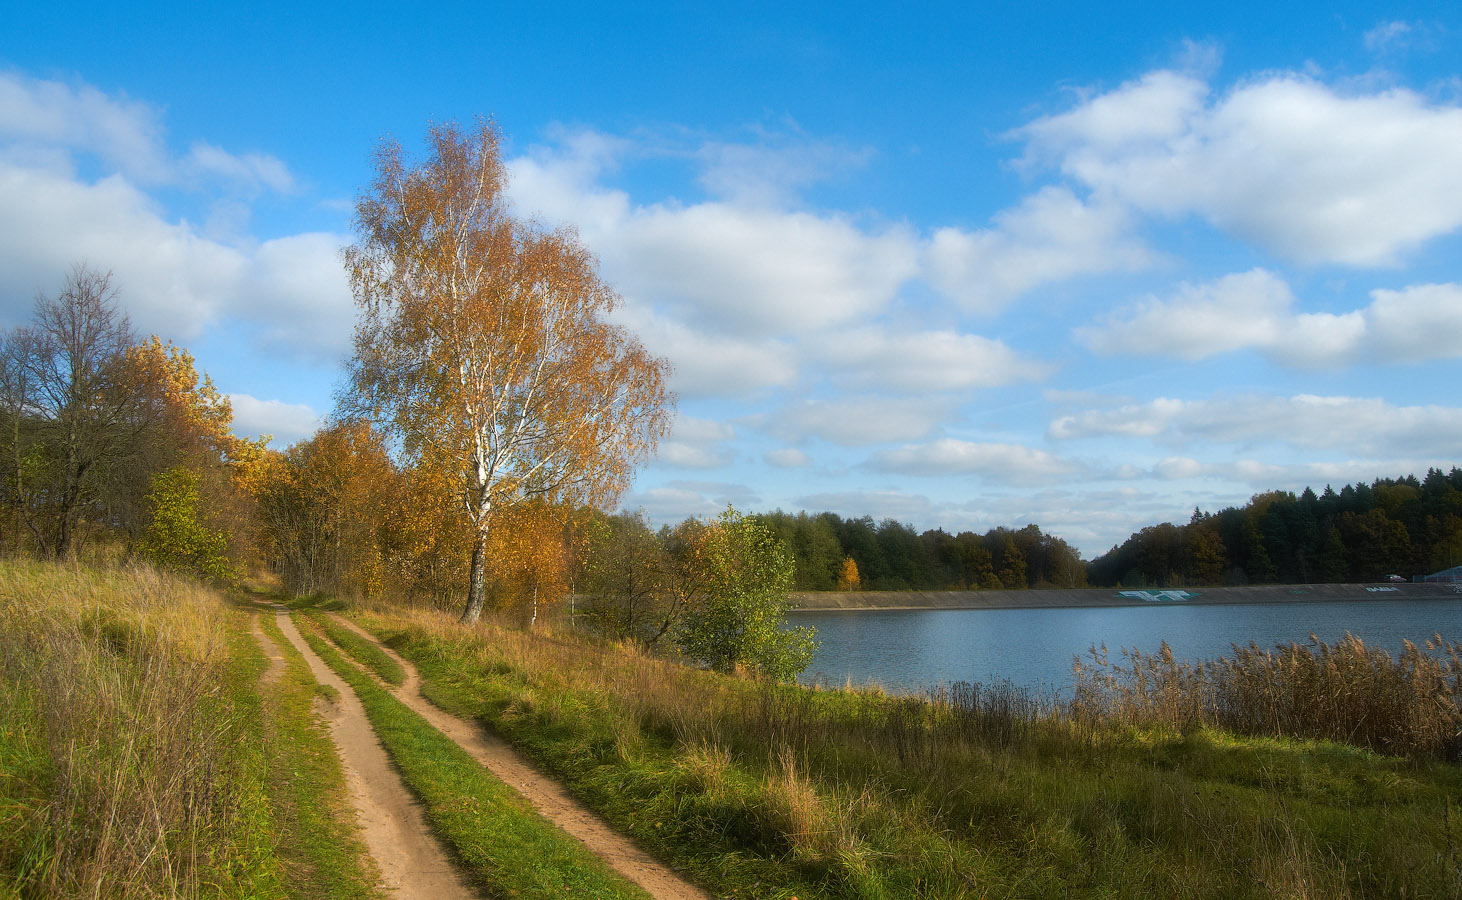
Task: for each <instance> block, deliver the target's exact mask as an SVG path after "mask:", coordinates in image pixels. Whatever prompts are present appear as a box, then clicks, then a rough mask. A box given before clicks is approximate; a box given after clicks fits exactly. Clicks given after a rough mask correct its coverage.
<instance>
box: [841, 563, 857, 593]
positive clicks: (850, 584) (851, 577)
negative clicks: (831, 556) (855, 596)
mask: <svg viewBox="0 0 1462 900" xmlns="http://www.w3.org/2000/svg"><path fill="white" fill-rule="evenodd" d="M859 586H860V582H859V580H858V564H857V563H856V562H854V561H853V557H851V556H845V557H843V566H842V568H841V569H839V570H838V590H840V591H856V590H858V588H859Z"/></svg>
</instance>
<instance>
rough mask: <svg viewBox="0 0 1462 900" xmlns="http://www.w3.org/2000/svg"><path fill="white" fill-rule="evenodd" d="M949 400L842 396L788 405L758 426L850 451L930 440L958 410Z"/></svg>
mask: <svg viewBox="0 0 1462 900" xmlns="http://www.w3.org/2000/svg"><path fill="white" fill-rule="evenodd" d="M953 405H954V404H953V402H952V401H951V400H949V399H948V398H945V397H939V396H930V397H919V398H895V397H878V396H862V397H842V398H839V399H836V400H826V401H810V400H808V401H803V402H801V403H793V404H789V405H787V406H784V407H782V408H781V409H779V410H777V411H775V412H773V413H771V414H770V415H766V416H757V417H755V418H754V419H753V420H752V424H753V425H754V426H755V427H757V428H759V429H760V430H762V431H764V432H766V433H768V434H770V435H772V436H774V437H777V438H781V439H782V440H784V441H788V442H789V443H801V442H802V441H805V440H807V439H808V438H814V437H815V438H820V439H822V440H824V441H828V442H830V443H834V444H840V445H842V446H845V447H856V446H867V445H870V444H886V443H890V442H893V441H907V440H914V439H917V438H921V437H924V436H925V435H927V434H929V432H931V431H933V430H934V428H935V427H937V426H938V425H939V424H940V423H941V422H942V421H944V420H945V419H946V417H948V415H949V414H950V413H951V412H952V411H953Z"/></svg>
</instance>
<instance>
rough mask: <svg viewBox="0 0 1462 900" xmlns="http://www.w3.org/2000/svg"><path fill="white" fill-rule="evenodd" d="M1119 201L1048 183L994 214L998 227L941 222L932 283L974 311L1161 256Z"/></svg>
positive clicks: (932, 251) (929, 259) (933, 243)
mask: <svg viewBox="0 0 1462 900" xmlns="http://www.w3.org/2000/svg"><path fill="white" fill-rule="evenodd" d="M1132 225H1133V223H1132V221H1131V216H1130V215H1129V214H1128V213H1127V211H1126V210H1125V209H1124V208H1123V207H1121V206H1120V205H1118V204H1114V203H1098V204H1091V203H1087V202H1083V201H1082V200H1081V199H1080V198H1078V197H1077V196H1076V195H1075V194H1074V193H1072V192H1071V190H1070V189H1068V188H1064V187H1046V188H1042V189H1041V190H1040V191H1038V192H1036V193H1035V194H1032V195H1031V196H1029V197H1027V198H1025V200H1023V201H1022V202H1021V204H1020V205H1019V206H1017V207H1015V208H1014V209H1009V210H1006V211H1004V212H1001V213H999V214H997V215H996V216H995V217H994V225H993V227H991V228H988V229H984V230H980V231H964V230H961V229H958V228H940V229H938V230H937V231H935V232H934V235H933V237H932V238H931V239H930V241H929V244H928V248H927V250H926V251H925V260H926V264H927V268H928V279H929V281H930V282H931V283H932V284H933V285H934V286H935V287H937V288H938V289H939V290H941V291H942V292H943V293H945V294H946V295H947V296H949V297H950V298H952V299H954V300H955V301H957V302H958V303H960V304H961V305H962V306H964V307H965V308H966V309H968V310H970V311H972V312H977V313H986V314H988V313H994V312H998V311H999V310H1000V309H1002V308H1004V307H1005V306H1006V305H1008V304H1009V303H1010V302H1011V301H1012V300H1014V299H1015V298H1017V297H1019V296H1020V295H1022V294H1024V293H1026V292H1027V291H1030V290H1033V289H1034V288H1037V287H1040V286H1042V285H1047V284H1054V283H1057V282H1062V281H1067V280H1070V279H1072V278H1076V277H1078V276H1082V275H1095V274H1100V273H1103V272H1114V271H1135V270H1138V269H1142V268H1145V267H1147V266H1149V265H1151V264H1152V262H1153V261H1154V259H1155V255H1154V254H1153V252H1152V251H1151V250H1149V249H1148V248H1147V246H1146V245H1145V244H1144V243H1143V242H1142V241H1141V239H1140V238H1138V237H1136V236H1135V235H1134V234H1133V232H1132Z"/></svg>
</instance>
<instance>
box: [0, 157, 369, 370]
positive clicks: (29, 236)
mask: <svg viewBox="0 0 1462 900" xmlns="http://www.w3.org/2000/svg"><path fill="white" fill-rule="evenodd" d="M0 208H4V209H5V210H6V211H7V215H5V216H0V311H3V314H4V316H5V317H6V318H7V319H8V320H10V321H11V322H16V321H19V320H22V319H24V318H25V317H26V316H27V315H28V314H29V310H30V300H31V297H32V296H33V295H34V294H35V292H36V291H37V290H51V289H53V288H54V287H55V285H54V282H55V280H56V278H57V273H59V272H64V271H66V269H67V268H68V267H69V266H70V265H72V264H73V263H75V262H77V261H80V260H84V261H86V262H88V263H89V264H91V265H92V266H94V267H95V268H98V269H103V270H107V269H110V270H112V272H113V273H114V274H115V275H116V281H117V284H118V286H119V287H120V289H121V291H122V302H123V305H124V306H125V307H126V309H127V311H128V313H129V314H130V315H131V316H132V319H133V322H134V324H136V325H137V327H138V328H139V329H141V330H143V331H147V332H156V333H158V334H163V335H167V336H169V337H175V338H178V339H181V340H190V339H192V338H195V337H197V336H198V334H199V333H200V332H201V331H202V329H203V328H204V327H205V326H206V325H209V324H212V323H216V322H218V321H219V320H220V319H221V317H223V316H234V317H237V318H238V319H241V320H243V321H247V322H252V323H255V324H257V325H258V326H259V327H260V328H261V330H262V333H263V335H264V337H265V340H266V341H268V342H269V343H270V344H272V345H276V346H278V347H280V348H285V349H287V350H289V351H290V352H297V353H303V354H304V355H306V356H308V357H310V358H312V359H318V360H328V359H332V358H334V357H335V356H337V355H339V354H340V353H342V352H344V351H345V350H346V349H347V348H348V347H349V343H350V335H351V321H352V319H353V316H354V310H353V306H352V303H351V299H350V291H349V286H348V284H347V283H346V279H345V273H344V271H343V269H342V268H341V265H340V260H339V252H340V251H339V248H340V246H341V245H342V244H343V243H344V241H345V238H344V237H343V236H342V235H335V234H303V235H294V236H290V237H285V238H279V239H276V240H271V241H266V242H264V243H262V244H258V245H240V246H236V245H232V244H226V243H222V242H219V241H216V240H212V239H210V238H207V237H205V236H203V235H202V234H200V233H199V232H198V231H197V229H195V228H194V227H193V226H192V225H190V224H188V223H186V222H173V221H169V220H168V219H167V218H166V217H165V216H164V214H163V213H162V212H161V211H160V210H159V209H158V208H157V206H156V204H154V203H153V201H152V200H151V198H150V197H149V196H148V195H146V194H144V193H143V192H142V191H140V190H139V189H138V188H136V187H135V186H133V185H132V184H131V183H130V182H128V181H127V180H126V179H125V178H123V177H122V176H120V175H112V176H108V177H105V178H102V179H100V180H99V181H97V182H95V183H90V184H89V183H86V182H84V181H79V180H76V179H73V178H71V177H68V176H65V175H61V174H58V173H55V172H51V171H45V170H36V169H30V168H26V167H23V166H16V165H11V164H8V163H5V162H3V161H0Z"/></svg>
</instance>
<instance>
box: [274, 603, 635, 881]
mask: <svg viewBox="0 0 1462 900" xmlns="http://www.w3.org/2000/svg"><path fill="white" fill-rule="evenodd" d="M294 618H295V621H296V623H298V624H300V625H302V626H303V627H302V628H301V633H302V634H303V635H304V637H305V640H306V641H308V642H309V645H310V647H311V649H313V650H314V651H315V653H317V654H318V655H319V656H320V658H321V659H323V660H324V661H325V663H326V664H327V665H328V666H330V668H332V669H334V670H335V672H336V673H337V674H339V675H340V677H341V678H343V679H344V680H345V681H346V682H347V683H348V684H349V685H350V686H351V687H352V688H353V689H354V690H355V692H356V694H357V695H358V696H359V697H360V700H361V703H362V705H364V707H365V710H366V715H367V716H368V717H369V718H370V721H371V726H372V727H373V728H374V729H375V732H376V735H377V736H378V737H379V738H380V740H381V743H382V744H383V745H385V747H386V750H387V752H388V753H390V754H391V758H392V760H393V761H394V762H395V764H396V767H397V768H398V769H399V770H400V771H401V774H402V775H403V777H404V778H405V780H406V783H407V785H408V786H409V787H410V788H411V790H412V791H413V792H415V793H416V794H417V796H419V797H420V798H421V799H422V801H423V802H424V803H425V805H426V811H427V818H428V820H429V821H430V822H431V825H432V827H433V828H434V829H435V830H436V832H437V833H438V834H439V835H441V836H442V837H443V838H444V839H445V840H446V842H447V844H448V845H449V847H450V849H451V850H452V852H453V853H454V854H455V855H456V856H457V858H458V859H459V860H461V861H462V862H463V863H465V865H466V868H467V870H468V872H469V874H470V875H471V877H472V879H473V880H474V881H475V882H476V883H477V884H478V885H479V886H480V887H482V888H483V889H485V890H486V891H487V892H488V893H489V894H491V895H492V896H501V897H521V898H546V897H554V898H563V897H595V898H603V900H616V898H626V900H628V898H635V900H644V898H646V897H647V896H648V895H647V894H645V893H644V892H643V891H641V890H640V889H639V888H638V887H636V886H634V885H633V884H631V883H629V882H628V881H626V880H625V879H623V878H622V877H620V876H619V875H618V874H616V873H614V872H613V871H612V870H611V869H609V867H608V866H607V865H606V864H605V863H604V862H603V861H602V860H600V859H599V858H598V857H597V856H595V855H594V854H593V853H591V852H590V851H589V850H588V849H587V848H585V847H584V846H583V845H582V844H580V843H579V842H578V841H576V840H574V839H573V838H571V837H569V836H568V835H567V834H564V833H563V832H562V831H560V830H559V829H558V828H556V827H554V826H553V825H552V824H550V823H548V822H546V821H544V820H543V819H542V818H540V817H539V816H538V814H537V813H535V812H534V811H533V810H532V808H531V807H530V806H529V805H528V802H527V801H526V800H524V799H523V798H522V797H520V796H519V795H518V794H517V792H515V791H514V790H512V789H511V788H509V787H508V786H507V785H505V784H503V783H502V782H501V781H499V780H498V779H497V778H495V777H494V776H493V775H492V774H490V773H489V772H488V771H487V770H486V769H484V768H483V767H482V766H481V765H480V764H479V763H478V762H477V761H476V760H474V759H473V758H472V757H471V756H470V755H468V753H467V752H466V751H465V750H463V749H462V748H461V747H458V746H457V745H456V744H455V743H454V742H452V740H451V739H449V738H447V737H446V736H445V735H443V734H442V733H441V732H439V731H437V730H436V729H435V728H433V727H432V726H431V725H430V724H429V723H428V722H427V721H426V720H425V719H423V718H422V717H421V716H419V715H417V714H416V713H415V712H413V711H412V710H410V709H409V708H407V706H406V705H405V704H404V703H402V702H401V701H400V700H397V699H396V698H395V697H393V696H391V694H390V693H389V692H388V691H386V690H385V689H384V688H382V687H381V686H380V685H378V684H377V683H376V682H375V681H374V680H373V679H372V678H371V677H370V676H368V675H366V674H365V673H364V672H362V671H361V670H360V669H359V668H357V667H356V666H355V665H353V664H351V663H350V662H349V661H348V660H347V659H346V658H345V657H344V656H342V655H341V654H340V653H339V652H337V651H336V650H335V649H334V648H333V647H331V646H330V645H329V644H328V643H327V642H326V641H325V640H324V638H323V637H322V636H321V635H320V633H319V631H318V630H316V628H315V627H314V624H315V623H314V620H313V619H312V618H311V617H307V616H301V615H296V616H295V617H294Z"/></svg>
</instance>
